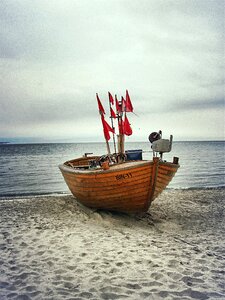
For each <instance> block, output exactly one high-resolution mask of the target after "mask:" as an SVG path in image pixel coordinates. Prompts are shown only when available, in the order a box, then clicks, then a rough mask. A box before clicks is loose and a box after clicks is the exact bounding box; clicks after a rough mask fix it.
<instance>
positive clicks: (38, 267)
mask: <svg viewBox="0 0 225 300" xmlns="http://www.w3.org/2000/svg"><path fill="white" fill-rule="evenodd" d="M224 204H225V189H218V190H216V189H215V190H213V189H212V190H210V189H209V190H167V191H165V192H164V193H163V194H162V195H161V196H160V197H159V198H158V199H157V200H155V202H153V204H152V206H151V208H150V210H149V211H148V213H146V214H144V215H142V216H141V215H139V216H128V215H125V214H118V213H110V212H103V211H93V210H90V209H88V208H84V207H82V206H80V205H78V204H77V202H76V201H75V200H74V198H73V197H72V196H60V197H57V196H50V197H46V196H43V197H29V198H23V199H14V200H8V199H6V200H0V299H1V300H3V299H25V300H27V299H38V300H39V299H54V300H56V299H74V300H75V299H96V300H97V299H135V300H136V299H179V300H180V299H225V215H224V210H225V209H224V206H225V205H224Z"/></svg>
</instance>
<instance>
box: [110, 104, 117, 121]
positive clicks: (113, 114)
mask: <svg viewBox="0 0 225 300" xmlns="http://www.w3.org/2000/svg"><path fill="white" fill-rule="evenodd" d="M110 114H111V118H113V119H116V118H117V116H116V114H115V112H114V110H113V109H112V107H110Z"/></svg>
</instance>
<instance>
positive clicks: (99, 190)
mask: <svg viewBox="0 0 225 300" xmlns="http://www.w3.org/2000/svg"><path fill="white" fill-rule="evenodd" d="M99 159H100V157H81V158H78V159H74V160H71V161H67V162H65V163H64V164H62V165H60V166H59V168H60V170H61V172H62V175H63V177H64V179H65V181H66V183H67V185H68V187H69V189H70V191H71V192H72V194H73V195H74V196H75V197H76V199H77V200H78V201H79V202H80V203H82V204H83V205H85V206H88V207H91V208H100V209H106V210H112V211H120V212H127V213H137V212H144V211H147V210H148V209H149V207H150V204H151V202H152V201H153V200H154V199H155V198H156V197H157V196H158V195H159V194H160V193H161V192H162V191H163V190H164V189H165V188H166V186H167V185H168V184H169V182H170V181H171V179H172V178H173V176H174V175H175V173H176V171H177V169H178V167H179V164H178V161H177V160H176V158H175V159H174V162H173V163H170V162H164V161H162V160H161V159H160V158H159V157H154V158H153V160H129V161H124V162H122V163H113V164H109V168H108V169H104V168H103V167H101V166H100V165H99V167H95V168H91V167H90V162H93V161H98V160H99Z"/></svg>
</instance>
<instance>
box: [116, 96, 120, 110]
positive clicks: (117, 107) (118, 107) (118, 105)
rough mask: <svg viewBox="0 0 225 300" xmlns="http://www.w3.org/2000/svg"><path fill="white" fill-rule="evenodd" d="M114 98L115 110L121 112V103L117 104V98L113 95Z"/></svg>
mask: <svg viewBox="0 0 225 300" xmlns="http://www.w3.org/2000/svg"><path fill="white" fill-rule="evenodd" d="M115 99H116V110H117V112H118V113H120V112H121V105H120V104H119V101H118V100H117V96H116V95H115Z"/></svg>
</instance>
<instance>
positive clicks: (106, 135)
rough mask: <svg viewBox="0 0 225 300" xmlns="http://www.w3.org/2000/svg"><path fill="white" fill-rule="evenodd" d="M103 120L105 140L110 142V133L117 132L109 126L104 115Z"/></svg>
mask: <svg viewBox="0 0 225 300" xmlns="http://www.w3.org/2000/svg"><path fill="white" fill-rule="evenodd" d="M101 118H102V126H103V132H104V136H105V139H106V140H107V141H108V140H110V134H109V132H112V133H115V131H114V130H113V129H112V128H111V127H110V126H109V124H108V123H107V122H106V120H105V118H104V116H103V115H102V116H101Z"/></svg>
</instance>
